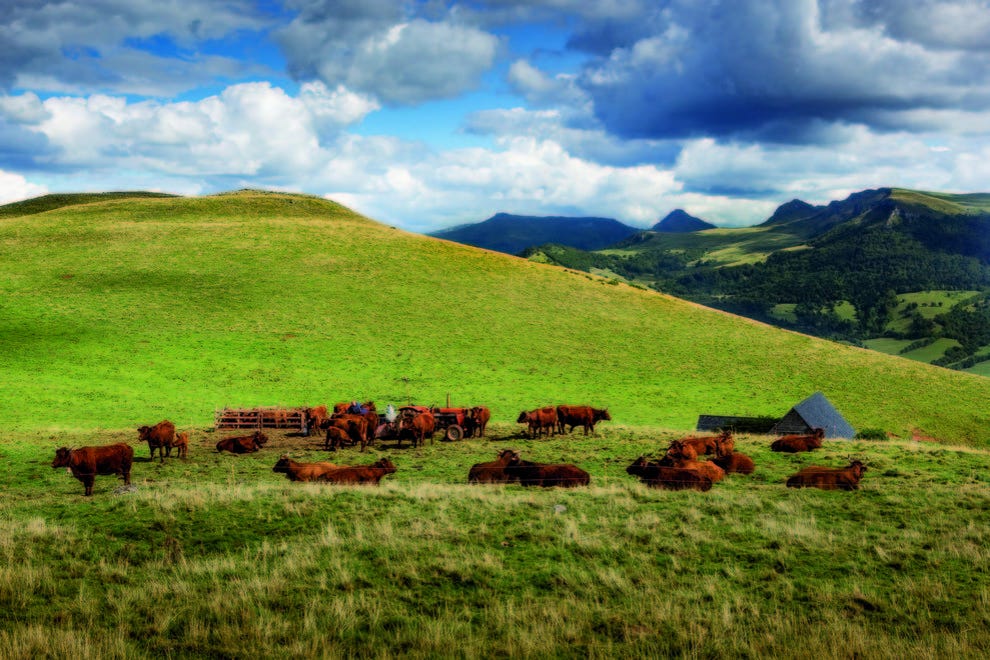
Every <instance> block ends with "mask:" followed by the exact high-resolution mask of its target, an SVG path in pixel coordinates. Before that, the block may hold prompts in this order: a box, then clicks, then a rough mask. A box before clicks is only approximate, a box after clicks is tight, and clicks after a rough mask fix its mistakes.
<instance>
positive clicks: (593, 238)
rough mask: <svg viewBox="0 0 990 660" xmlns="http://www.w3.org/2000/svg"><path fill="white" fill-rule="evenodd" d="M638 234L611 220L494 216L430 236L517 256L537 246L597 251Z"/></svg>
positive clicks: (505, 214) (504, 214)
mask: <svg viewBox="0 0 990 660" xmlns="http://www.w3.org/2000/svg"><path fill="white" fill-rule="evenodd" d="M638 231H639V230H638V229H636V228H635V227H630V226H628V225H624V224H622V223H621V222H619V221H618V220H613V219H612V218H572V217H564V216H526V215H512V214H510V213H497V214H495V215H493V216H492V217H490V218H488V219H487V220H485V221H483V222H479V223H476V224H470V225H461V226H460V227H453V228H451V229H445V230H443V231H438V232H434V233H432V234H430V235H431V236H434V237H436V238H443V239H445V240H448V241H454V242H455V243H463V244H465V245H473V246H475V247H481V248H485V249H487V250H494V251H496V252H504V253H506V254H519V253H520V252H521V251H523V250H524V249H526V248H528V247H531V246H533V245H539V244H541V243H564V244H567V245H569V246H572V247H575V248H578V249H581V250H598V249H601V248H604V247H606V246H609V245H612V244H613V243H617V242H618V241H620V240H622V239H623V238H626V237H627V236H630V235H632V234H635V233H636V232H638Z"/></svg>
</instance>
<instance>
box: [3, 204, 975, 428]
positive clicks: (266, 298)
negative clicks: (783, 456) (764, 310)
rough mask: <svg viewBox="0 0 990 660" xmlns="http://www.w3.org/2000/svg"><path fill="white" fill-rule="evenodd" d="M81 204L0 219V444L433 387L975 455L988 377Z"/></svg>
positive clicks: (279, 229)
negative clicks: (845, 422) (771, 424)
mask: <svg viewBox="0 0 990 660" xmlns="http://www.w3.org/2000/svg"><path fill="white" fill-rule="evenodd" d="M85 201H87V202H88V203H80V204H76V205H72V204H63V203H62V202H60V206H59V208H55V209H53V210H49V211H47V212H42V213H33V214H31V215H22V216H16V215H14V216H10V215H8V216H7V217H4V218H3V220H2V221H0V306H2V309H0V312H2V314H0V341H2V343H3V347H4V350H3V351H2V353H0V370H2V375H3V385H4V386H3V387H2V388H0V429H4V430H10V431H15V430H21V431H31V430H48V431H52V432H58V431H62V430H73V429H75V430H85V429H94V428H136V427H137V426H139V425H142V424H147V423H153V422H155V421H157V420H159V419H162V418H166V417H167V418H169V419H171V420H172V421H174V422H176V423H177V424H179V425H180V426H198V427H203V426H207V425H209V424H210V423H212V419H213V414H214V411H215V409H217V408H219V407H223V406H227V405H229V406H236V407H245V406H255V405H315V404H320V403H333V402H335V401H341V400H351V399H354V398H362V399H366V398H375V399H378V400H382V401H393V402H405V401H408V400H412V401H415V402H418V403H424V404H429V403H442V402H444V401H445V400H446V397H447V395H448V394H450V395H451V397H452V400H453V403H455V405H456V404H463V405H473V404H486V405H488V406H490V407H491V409H492V411H493V415H494V417H495V419H496V420H498V421H511V420H513V419H515V417H516V415H517V414H518V412H519V411H520V410H523V409H532V408H535V407H537V406H541V405H546V404H549V403H565V402H566V403H588V404H591V405H595V406H599V407H604V406H608V407H609V409H610V411H611V413H612V415H613V417H614V418H615V419H616V420H617V421H618V422H621V423H626V424H631V425H637V426H638V425H654V426H660V427H666V428H677V429H686V428H692V427H693V426H694V424H695V421H696V419H697V416H698V415H699V414H702V413H706V414H711V413H716V414H737V415H782V414H783V413H784V412H786V411H787V410H788V409H789V408H790V407H791V406H792V405H794V403H796V402H797V401H800V400H802V399H804V398H805V397H807V396H808V395H809V394H811V393H813V392H815V391H818V390H820V391H822V392H824V393H825V394H826V396H828V397H829V399H830V400H831V401H832V402H833V403H834V404H835V405H836V406H837V407H838V409H839V410H840V411H841V412H842V413H843V414H844V415H845V416H846V417H847V418H848V419H849V421H850V422H851V423H852V424H853V425H854V426H855V427H857V428H866V427H869V428H883V429H885V430H887V431H891V432H894V433H897V434H898V435H901V436H905V437H906V436H908V435H909V434H910V433H912V432H913V431H915V430H920V432H923V433H924V434H926V435H929V436H934V437H938V438H940V439H944V440H946V441H949V442H958V443H966V444H973V445H978V446H987V445H988V444H990V439H988V437H987V435H986V428H987V421H988V418H987V414H986V412H985V405H984V404H985V402H986V401H987V400H988V399H990V381H987V380H986V379H984V378H981V377H978V376H973V375H970V374H962V373H955V372H950V371H947V370H943V369H935V368H931V367H928V366H925V365H919V364H917V363H915V362H913V361H908V360H903V359H898V358H890V357H887V356H883V355H878V354H876V353H873V352H867V351H863V350H861V349H855V348H850V347H846V346H841V345H838V344H835V343H832V342H827V341H822V340H818V339H814V338H811V337H808V336H805V335H800V334H796V333H791V332H785V331H780V330H776V329H773V328H771V327H769V326H766V325H763V324H760V323H755V322H751V321H748V320H746V319H741V318H739V317H735V316H732V315H730V314H725V313H722V312H718V311H714V310H710V309H707V308H704V307H701V306H698V305H693V304H690V303H687V302H684V301H681V300H677V299H674V298H671V297H668V296H664V295H662V294H658V293H655V292H650V291H644V290H641V289H637V288H634V287H629V286H626V285H622V284H614V283H610V282H609V281H607V280H603V279H601V278H596V277H594V276H591V275H587V274H584V273H576V272H573V271H567V270H565V269H560V268H555V267H549V266H546V265H541V264H535V263H530V262H527V261H525V260H522V259H518V258H514V257H509V256H506V255H501V254H496V253H492V252H487V251H484V250H478V249H474V248H470V247H466V246H462V245H456V244H453V243H448V242H445V241H440V240H436V239H430V238H426V237H423V236H419V235H415V234H409V233H406V232H403V231H399V230H396V229H393V228H390V227H385V226H383V225H380V224H378V223H375V222H373V221H370V220H368V219H366V218H363V217H361V216H359V215H357V214H355V213H353V212H351V211H349V210H347V209H346V208H344V207H342V206H339V205H337V204H334V203H332V202H328V201H326V200H322V199H318V198H313V197H306V196H300V195H283V194H276V193H259V192H253V191H246V192H240V193H235V194H226V195H216V196H211V197H201V198H163V199H154V198H118V199H110V200H101V201H91V200H89V199H88V198H86V199H85ZM8 210H9V209H8ZM946 392H952V396H951V397H948V398H947V397H946V396H945V393H946Z"/></svg>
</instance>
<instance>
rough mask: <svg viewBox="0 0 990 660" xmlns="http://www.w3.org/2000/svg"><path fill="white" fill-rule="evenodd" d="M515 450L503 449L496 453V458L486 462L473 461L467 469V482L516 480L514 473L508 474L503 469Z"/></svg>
mask: <svg viewBox="0 0 990 660" xmlns="http://www.w3.org/2000/svg"><path fill="white" fill-rule="evenodd" d="M515 453H516V452H515V451H513V450H511V449H503V450H502V451H500V452H499V453H498V458H497V459H495V460H494V461H488V462H487V463H475V464H474V465H472V466H471V469H470V470H469V471H468V483H469V484H504V483H509V482H510V481H518V479H517V477H516V476H515V475H511V476H510V475H509V474H507V473H506V471H505V466H506V465H508V464H509V461H510V460H512V457H513V456H514V455H515Z"/></svg>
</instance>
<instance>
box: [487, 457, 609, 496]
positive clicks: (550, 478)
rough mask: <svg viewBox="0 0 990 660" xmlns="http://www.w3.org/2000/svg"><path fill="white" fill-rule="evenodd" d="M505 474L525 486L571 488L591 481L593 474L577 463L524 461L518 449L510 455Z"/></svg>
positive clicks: (585, 484)
mask: <svg viewBox="0 0 990 660" xmlns="http://www.w3.org/2000/svg"><path fill="white" fill-rule="evenodd" d="M505 474H506V475H507V477H508V478H509V479H510V480H516V481H518V482H519V483H520V484H522V485H523V486H541V487H543V488H552V487H553V486H560V487H562V488H571V487H574V486H587V485H588V484H589V483H591V475H589V474H588V473H587V472H585V471H584V470H582V469H581V468H579V467H577V466H575V465H571V464H570V463H559V464H552V463H533V462H532V461H524V460H522V458H520V456H519V452H518V451H514V452H512V456H510V457H508V459H507V461H506V464H505Z"/></svg>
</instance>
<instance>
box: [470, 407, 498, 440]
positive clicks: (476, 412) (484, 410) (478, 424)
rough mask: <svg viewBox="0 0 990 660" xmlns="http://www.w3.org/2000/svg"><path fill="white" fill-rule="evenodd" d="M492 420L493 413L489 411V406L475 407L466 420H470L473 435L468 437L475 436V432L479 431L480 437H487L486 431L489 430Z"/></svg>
mask: <svg viewBox="0 0 990 660" xmlns="http://www.w3.org/2000/svg"><path fill="white" fill-rule="evenodd" d="M491 418H492V411H490V410H489V409H488V406H475V407H473V408H471V411H470V414H469V415H467V416H466V419H465V420H464V421H465V422H467V419H470V420H471V422H470V426H471V433H469V434H468V436H467V437H469V438H470V437H471V436H473V435H474V431H475V430H477V431H478V437H480V438H483V437H485V429H486V428H488V420H490V419H491Z"/></svg>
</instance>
